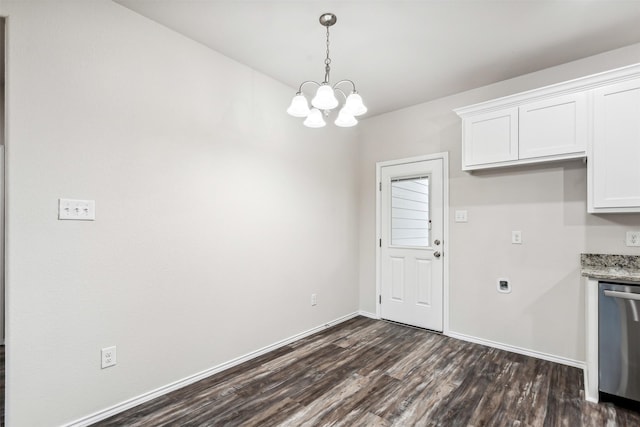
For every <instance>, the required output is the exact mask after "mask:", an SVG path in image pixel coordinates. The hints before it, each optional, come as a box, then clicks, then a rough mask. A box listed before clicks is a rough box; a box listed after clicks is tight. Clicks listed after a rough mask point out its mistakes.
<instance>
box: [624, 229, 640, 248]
mask: <svg viewBox="0 0 640 427" xmlns="http://www.w3.org/2000/svg"><path fill="white" fill-rule="evenodd" d="M627 246H640V231H627Z"/></svg>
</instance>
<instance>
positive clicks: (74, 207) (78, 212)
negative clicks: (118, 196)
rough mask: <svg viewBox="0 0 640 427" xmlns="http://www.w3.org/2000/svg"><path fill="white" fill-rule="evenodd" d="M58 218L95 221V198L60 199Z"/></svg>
mask: <svg viewBox="0 0 640 427" xmlns="http://www.w3.org/2000/svg"><path fill="white" fill-rule="evenodd" d="M58 219H70V220H75V221H95V219H96V201H95V200H73V199H58Z"/></svg>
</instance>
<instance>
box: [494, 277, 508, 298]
mask: <svg viewBox="0 0 640 427" xmlns="http://www.w3.org/2000/svg"><path fill="white" fill-rule="evenodd" d="M497 287H498V292H500V293H502V294H509V293H511V282H510V281H509V279H505V278H500V279H498V286H497Z"/></svg>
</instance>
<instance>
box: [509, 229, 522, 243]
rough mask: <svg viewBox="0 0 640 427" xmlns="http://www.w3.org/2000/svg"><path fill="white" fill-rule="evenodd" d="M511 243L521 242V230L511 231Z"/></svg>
mask: <svg viewBox="0 0 640 427" xmlns="http://www.w3.org/2000/svg"><path fill="white" fill-rule="evenodd" d="M511 243H513V244H514V245H521V244H522V231H512V232H511Z"/></svg>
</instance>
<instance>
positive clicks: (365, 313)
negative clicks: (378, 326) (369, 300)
mask: <svg viewBox="0 0 640 427" xmlns="http://www.w3.org/2000/svg"><path fill="white" fill-rule="evenodd" d="M358 315H360V316H364V317H368V318H369V319H374V320H380V318H379V317H378V316H377V315H376V314H375V313H370V312H368V311H364V310H360V311H358Z"/></svg>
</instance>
